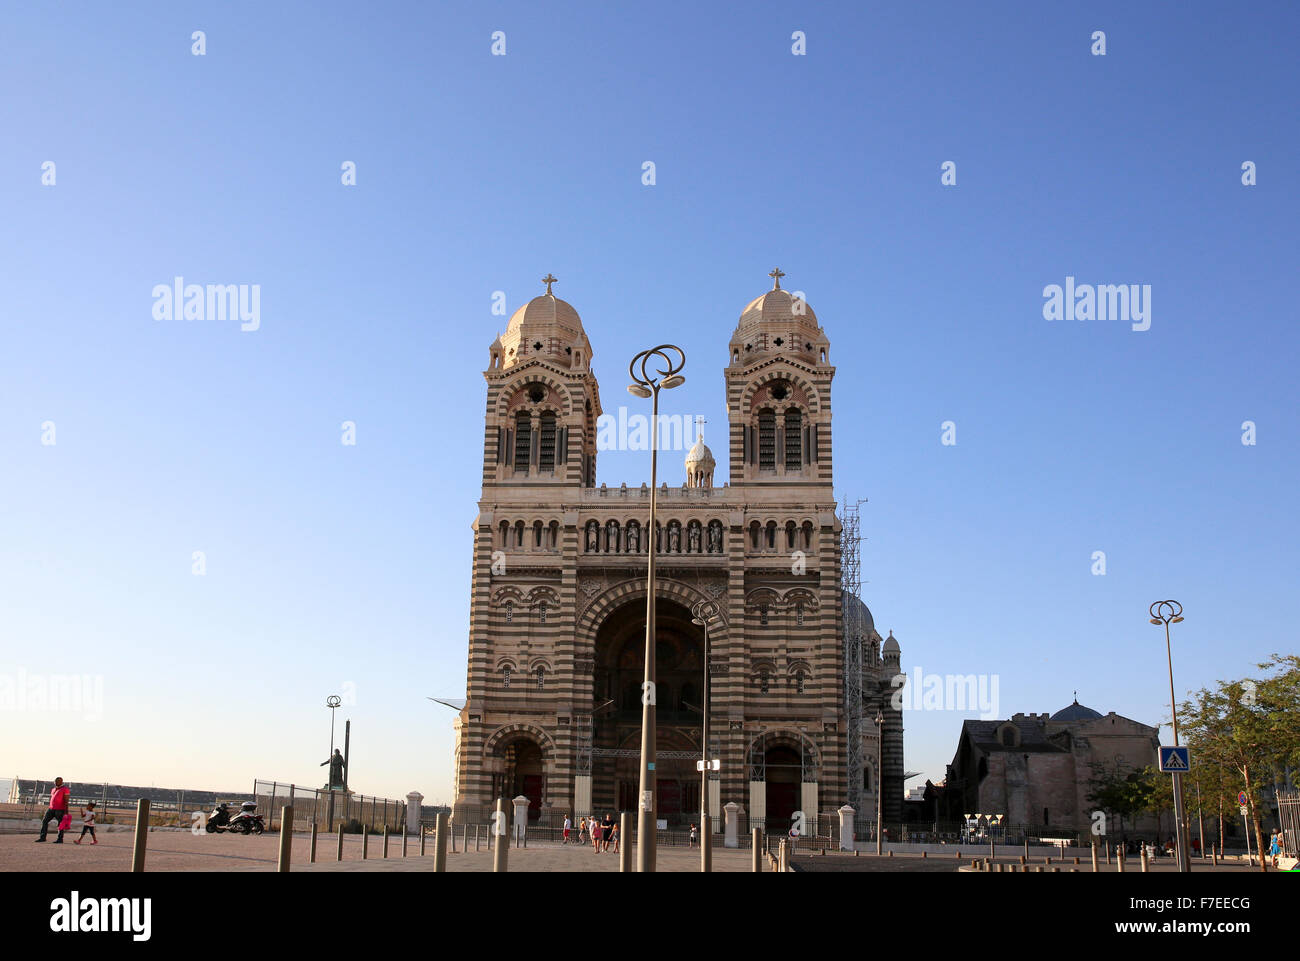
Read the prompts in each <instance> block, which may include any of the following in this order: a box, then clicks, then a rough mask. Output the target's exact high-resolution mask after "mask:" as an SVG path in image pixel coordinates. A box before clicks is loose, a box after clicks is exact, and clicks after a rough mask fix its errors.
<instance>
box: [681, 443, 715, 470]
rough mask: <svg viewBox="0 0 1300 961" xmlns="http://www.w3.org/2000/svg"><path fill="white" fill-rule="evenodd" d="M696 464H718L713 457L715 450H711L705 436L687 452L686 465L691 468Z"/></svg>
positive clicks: (705, 466) (712, 465) (711, 465)
mask: <svg viewBox="0 0 1300 961" xmlns="http://www.w3.org/2000/svg"><path fill="white" fill-rule="evenodd" d="M696 465H699V466H700V467H704V468H713V467H717V466H718V462H717V461H715V460H714V459H713V451H711V450H709V448H708V445H707V444H705V443H704V438H703V437H701V438H700V439H699V440H697V441H696V442H695V446H694V447H692V448H691V449H690V450H689V451H687V452H686V467H687V468H688V469H689V468H691V467H693V466H696Z"/></svg>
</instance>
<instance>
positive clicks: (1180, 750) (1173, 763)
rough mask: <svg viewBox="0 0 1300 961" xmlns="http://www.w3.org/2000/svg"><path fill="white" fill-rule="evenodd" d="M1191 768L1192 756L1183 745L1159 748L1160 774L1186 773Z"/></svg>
mask: <svg viewBox="0 0 1300 961" xmlns="http://www.w3.org/2000/svg"><path fill="white" fill-rule="evenodd" d="M1191 769H1192V758H1191V755H1190V754H1189V753H1188V750H1187V748H1185V747H1164V746H1163V745H1162V746H1161V748H1160V773H1161V774H1186V773H1187V772H1188V771H1190V770H1191Z"/></svg>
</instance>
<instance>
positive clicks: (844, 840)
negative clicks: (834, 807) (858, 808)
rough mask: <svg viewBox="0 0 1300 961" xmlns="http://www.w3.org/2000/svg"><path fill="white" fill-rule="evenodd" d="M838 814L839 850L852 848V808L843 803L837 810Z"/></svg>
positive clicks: (850, 849)
mask: <svg viewBox="0 0 1300 961" xmlns="http://www.w3.org/2000/svg"><path fill="white" fill-rule="evenodd" d="M837 813H838V814H839V816H840V850H841V851H852V850H853V814H854V812H853V808H851V807H849V805H847V804H846V805H844V806H843V807H842V808H840V809H839V811H838V812H837Z"/></svg>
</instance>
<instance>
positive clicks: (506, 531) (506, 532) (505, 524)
mask: <svg viewBox="0 0 1300 961" xmlns="http://www.w3.org/2000/svg"><path fill="white" fill-rule="evenodd" d="M500 531H501V541H500V545H499V546H500V547H501V549H502V550H503V551H504V550H506V549H507V548H509V547H510V522H509V521H502V522H501V527H500Z"/></svg>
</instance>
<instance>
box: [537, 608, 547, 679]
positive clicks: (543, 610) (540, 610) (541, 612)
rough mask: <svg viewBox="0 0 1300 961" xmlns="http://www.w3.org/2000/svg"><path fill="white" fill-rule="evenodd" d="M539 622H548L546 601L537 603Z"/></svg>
mask: <svg viewBox="0 0 1300 961" xmlns="http://www.w3.org/2000/svg"><path fill="white" fill-rule="evenodd" d="M537 623H539V624H545V623H546V602H545V601H542V602H541V603H540V604H538V605H537ZM538 670H539V671H540V670H541V668H540V667H539V668H538Z"/></svg>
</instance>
